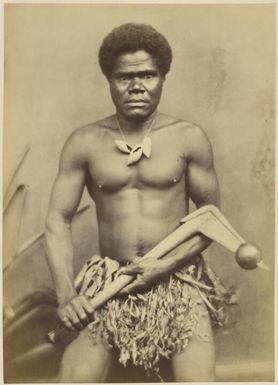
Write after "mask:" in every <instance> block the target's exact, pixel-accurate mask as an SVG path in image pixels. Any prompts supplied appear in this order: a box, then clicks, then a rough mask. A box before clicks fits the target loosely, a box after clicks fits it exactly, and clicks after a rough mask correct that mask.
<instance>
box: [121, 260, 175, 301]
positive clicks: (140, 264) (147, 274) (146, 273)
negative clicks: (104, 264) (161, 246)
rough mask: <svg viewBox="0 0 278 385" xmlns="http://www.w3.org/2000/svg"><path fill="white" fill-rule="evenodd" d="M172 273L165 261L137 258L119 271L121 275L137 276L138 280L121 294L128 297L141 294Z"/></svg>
mask: <svg viewBox="0 0 278 385" xmlns="http://www.w3.org/2000/svg"><path fill="white" fill-rule="evenodd" d="M167 273H170V271H169V263H168V262H167V261H165V260H164V261H163V259H157V258H146V259H144V258H137V259H136V260H135V261H134V262H132V263H131V264H130V265H129V266H127V267H123V268H121V269H120V270H119V275H121V274H126V275H137V278H136V279H135V280H134V281H133V282H132V283H131V284H129V285H127V286H126V287H125V288H123V289H122V290H121V291H120V292H119V294H121V295H126V294H131V293H136V292H140V291H142V290H144V289H147V288H148V287H149V286H151V285H152V284H153V283H154V282H155V281H156V280H157V279H159V278H161V277H162V276H165V275H167Z"/></svg>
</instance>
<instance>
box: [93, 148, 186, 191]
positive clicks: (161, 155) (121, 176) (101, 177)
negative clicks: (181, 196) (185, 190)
mask: <svg viewBox="0 0 278 385" xmlns="http://www.w3.org/2000/svg"><path fill="white" fill-rule="evenodd" d="M175 150H176V149H173V148H172V149H171V148H169V147H168V148H166V146H165V147H164V146H163V148H162V147H157V148H155V147H154V148H153V150H152V154H151V157H150V158H146V157H145V156H143V157H142V158H141V159H140V160H139V161H138V162H137V163H135V164H133V165H130V166H127V164H126V163H127V159H128V155H127V154H124V153H121V152H120V151H119V150H118V149H117V148H113V149H112V150H111V148H110V150H109V149H104V150H103V151H101V152H100V153H99V154H98V156H97V157H95V159H94V162H92V164H91V165H90V167H89V179H90V181H91V183H93V184H94V185H96V186H97V187H99V188H103V189H105V190H109V191H115V190H120V189H121V188H125V187H131V188H132V187H133V188H140V187H150V188H158V189H159V188H160V189H161V188H167V187H170V186H171V185H172V184H175V183H177V182H178V181H179V180H180V179H181V178H182V176H183V174H184V170H185V165H184V161H183V158H182V156H181V154H179V153H178V152H177V151H175Z"/></svg>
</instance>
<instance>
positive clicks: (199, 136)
mask: <svg viewBox="0 0 278 385" xmlns="http://www.w3.org/2000/svg"><path fill="white" fill-rule="evenodd" d="M186 143H189V144H190V148H186V146H188V145H187V144H185V154H186V156H185V163H186V170H185V179H186V188H187V193H188V196H189V197H190V198H191V200H192V201H193V202H194V204H195V205H196V208H197V209H198V208H200V207H202V206H205V205H208V204H213V205H215V206H218V207H219V185H218V180H217V176H216V173H215V169H214V164H213V153H212V148H211V145H210V142H209V140H208V138H207V136H206V135H205V133H204V132H203V130H202V129H201V128H199V127H197V126H192V127H190V128H189V132H187V135H186ZM210 243H211V240H210V239H208V238H207V237H205V236H204V235H203V234H201V233H198V234H196V235H194V236H192V237H191V238H189V239H188V240H186V241H185V242H183V243H182V244H181V245H179V246H178V247H177V248H175V249H174V250H173V251H171V252H170V253H168V254H167V255H166V256H164V257H163V258H162V259H153V258H150V259H145V260H144V258H142V259H140V260H138V261H137V262H135V263H132V264H131V265H130V266H128V267H126V268H124V269H122V273H123V274H131V275H134V274H139V275H138V277H137V278H136V280H135V281H134V282H132V283H131V284H130V285H128V286H127V287H126V288H124V289H123V290H122V291H121V293H122V294H127V293H131V292H136V291H140V290H142V289H144V288H146V287H148V286H150V285H151V284H152V283H153V282H154V281H156V280H157V279H159V278H161V277H162V276H166V275H168V274H170V273H171V272H173V271H176V270H178V269H179V268H181V267H182V266H183V265H184V264H186V262H188V260H190V259H191V258H194V257H195V256H197V255H199V254H200V253H201V252H202V251H204V250H205V249H206V248H207V247H208V246H209V245H210Z"/></svg>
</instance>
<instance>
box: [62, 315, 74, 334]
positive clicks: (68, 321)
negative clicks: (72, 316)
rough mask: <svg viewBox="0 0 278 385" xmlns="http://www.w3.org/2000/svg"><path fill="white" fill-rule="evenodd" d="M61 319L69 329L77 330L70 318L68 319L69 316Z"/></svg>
mask: <svg viewBox="0 0 278 385" xmlns="http://www.w3.org/2000/svg"><path fill="white" fill-rule="evenodd" d="M61 321H62V323H63V325H64V326H65V327H66V328H67V329H69V330H71V331H74V330H75V328H74V327H73V325H72V323H71V322H70V320H69V319H68V317H64V318H62V319H61Z"/></svg>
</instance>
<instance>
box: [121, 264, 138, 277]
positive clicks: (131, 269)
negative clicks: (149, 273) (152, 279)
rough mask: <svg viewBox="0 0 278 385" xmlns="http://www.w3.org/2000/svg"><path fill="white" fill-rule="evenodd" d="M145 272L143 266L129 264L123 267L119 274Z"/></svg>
mask: <svg viewBox="0 0 278 385" xmlns="http://www.w3.org/2000/svg"><path fill="white" fill-rule="evenodd" d="M142 272H143V269H142V267H140V266H138V265H129V266H126V267H122V268H121V269H120V270H119V274H126V275H134V274H140V273H142Z"/></svg>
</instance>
